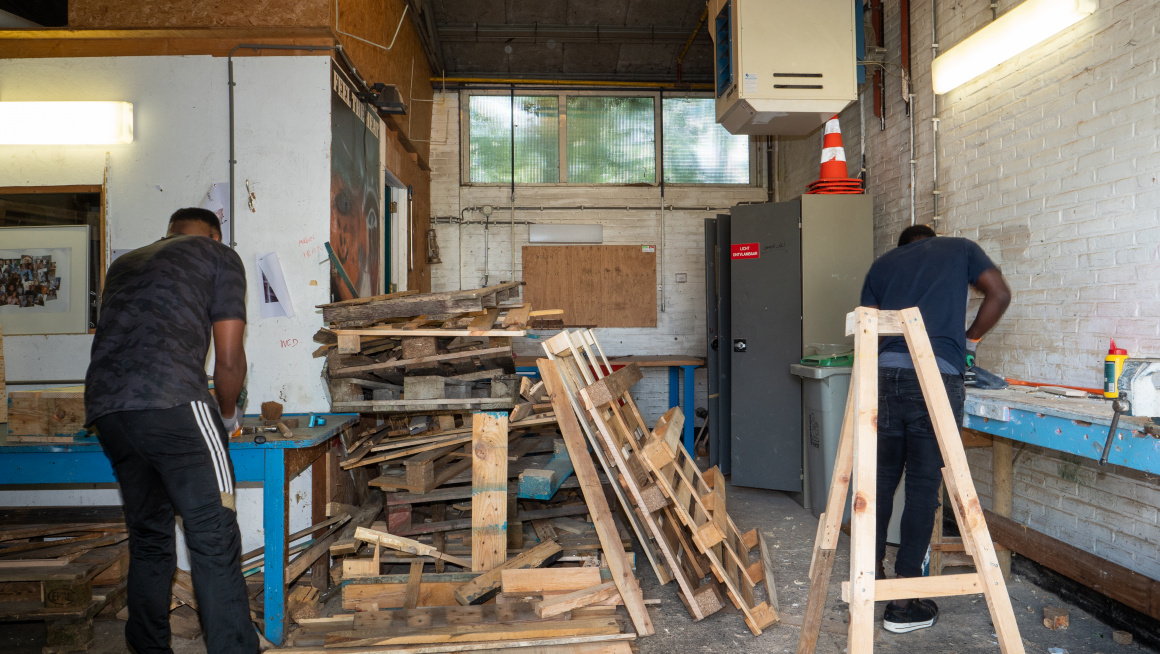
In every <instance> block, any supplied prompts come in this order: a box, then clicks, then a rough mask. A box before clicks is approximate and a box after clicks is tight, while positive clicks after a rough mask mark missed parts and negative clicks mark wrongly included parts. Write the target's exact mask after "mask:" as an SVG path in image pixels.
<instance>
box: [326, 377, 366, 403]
mask: <svg viewBox="0 0 1160 654" xmlns="http://www.w3.org/2000/svg"><path fill="white" fill-rule="evenodd" d="M328 385H329V386H330V403H331V404H334V403H335V402H361V401H363V400H364V399H365V397H364V396H363V389H362V386H359V385H358V384H357V383H356V382H354V381H353V380H350V379H331V380H330V381H329V382H328Z"/></svg>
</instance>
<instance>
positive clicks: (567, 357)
mask: <svg viewBox="0 0 1160 654" xmlns="http://www.w3.org/2000/svg"><path fill="white" fill-rule="evenodd" d="M543 347H544V351H545V352H547V353H548V356H549V358H550V359H552V360H553V361H554V362H555V363H556V366H557V369H558V370H559V371H560V373H561V377H563V379H564V382H565V385H566V386H567V387H568V390H569V393H568V396H569V398H568V399H569V400H570V401H571V403H572V408H573V410H574V412H575V414H576V415H577V416H578V417H580V418H581V420H580V424H581V426H583V427H584V431H585V434H586V435H587V437H588V440H589V442H590V443H591V445H592V447H593V451H594V452H595V453H596V455H597V459H599V460H600V463H601V466H602V467H603V468H604V472H605V474H606V475H608V477H609V478H610V479H617V480H618V482H619V483H616V484H612V485H611V486H612V488H613V490H614V491H615V492H616V495H617V498H618V499H619V500H620V504H621V507H622V508H623V509H624V513H625V515H626V516H627V517H628V520H629V522H630V524H631V525H632V528H633V531H634V532H635V533H636V536H637V539H638V540H639V541H640V543H641V545H642V548H643V549H644V551H645V554H646V556H647V557H648V559H649V563H650V564H652V567H653V571H654V572H656V574H657V578H658V579H659V581H660V582H661V584H666V583H668V582H669V581H672V580H674V579H675V580H676V581H677V584H678V586H679V587H680V590H681V592H680V595H679V596H680V597H681V600H682V601H683V602H684V603H685V606H686V608H688V610H689V613H690V615H691V616H692V617H693V619H694V620H700V619H702V618H704V617H705V616H707V615H710V614H712V613H714V612H716V611H717V610H719V609H720V608H722V604H721V599H720V594H719V592H718V590H717V588H716V585H715V584H714V583H713V582H712V581H708V582H705V583H702V582H701V579H702V577H704V576H706V575H705V574H704V573H705V570H704V569H703V568H702V567H701V566H699V565H698V564H697V563H698V562H697V561H696V560H695V559H694V557H693V553H692V551H691V549H692V548H691V547H686V546H685V545H687V543H686V544H683V543H682V542H681V538H680V529H679V528H678V522H677V520H676V519H675V517H674V515H673V514H672V512H671V508H670V507H669V500H668V499H667V498H666V497H665V496H664V494H663V491H662V490H661V489H660V488H659V486H658V485H657V484H656V483H655V482H653V481H652V480H650V479H649V477H648V473H647V471H646V470H645V469H644V468H643V467H642V466H641V465H640V463H639V462H638V461H637V460H636V459H635V458H626V457H625V456H624V453H623V452H624V449H623V448H624V447H625V445H626V444H625V443H618V442H616V440H615V439H614V438H610V437H611V436H612V435H611V434H605V433H604V432H602V431H601V430H600V429H599V426H598V425H597V424H596V422H595V421H594V420H593V418H592V416H591V415H590V414H589V413H588V412H586V411H584V409H583V408H582V407H583V404H582V402H583V400H582V398H581V396H580V391H581V390H582V389H583V388H585V387H587V386H588V385H589V384H592V383H594V382H595V381H597V380H596V376H599V377H603V371H604V370H611V366H609V365H608V359H607V357H606V356H604V353H603V350H601V349H600V346H599V343H598V342H596V338H595V336H594V335H593V334H592V332H590V331H577V332H568V331H562V332H560V333H559V334H557V335H556V336H554V337H552V338H551V339H548V340H547V341H545V342H544V344H543ZM593 348H595V350H594V349H593ZM597 351H599V353H600V354H599V356H597V354H596V352H597ZM557 411H558V410H557ZM630 497H631V501H630V499H629V498H630ZM698 573H702V574H698Z"/></svg>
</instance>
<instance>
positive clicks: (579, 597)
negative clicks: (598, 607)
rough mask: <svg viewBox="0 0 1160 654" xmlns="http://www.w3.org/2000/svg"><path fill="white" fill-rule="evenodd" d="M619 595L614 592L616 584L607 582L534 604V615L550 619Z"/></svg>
mask: <svg viewBox="0 0 1160 654" xmlns="http://www.w3.org/2000/svg"><path fill="white" fill-rule="evenodd" d="M619 594H620V593H618V592H617V590H616V584H614V583H612V582H611V581H609V582H607V583H603V584H599V585H597V586H592V587H591V588H584V589H582V590H577V591H573V592H571V593H567V594H564V595H560V596H558V597H553V598H551V599H545V600H541V601H539V602H536V615H538V616H540V617H541V618H551V617H554V616H557V615H561V614H564V613H567V612H568V611H571V610H573V609H578V608H581V607H585V606H588V605H590V604H596V603H597V602H603V601H605V600H607V599H610V598H612V596H613V595H619Z"/></svg>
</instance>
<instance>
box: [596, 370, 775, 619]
mask: <svg viewBox="0 0 1160 654" xmlns="http://www.w3.org/2000/svg"><path fill="white" fill-rule="evenodd" d="M642 377H643V376H642V374H641V372H640V368H639V367H638V366H637V365H636V364H635V363H633V364H629V365H627V366H625V367H623V368H621V369H620V370H617V371H616V372H614V373H612V374H610V375H608V376H606V377H605V378H604V379H602V380H599V381H597V382H595V383H593V384H592V385H590V386H588V387H587V388H585V389H583V390H582V391H581V392H580V395H581V397H582V398H583V399H584V405H585V408H586V409H587V410H588V412H589V414H590V415H591V416H592V419H593V422H595V423H596V426H597V428H598V429H599V430H600V433H601V434H602V435H603V436H604V437H605V439H606V440H607V441H609V442H610V443H615V444H616V445H617V447H618V448H620V449H621V451H622V452H623V456H624V457H625V459H627V460H629V461H635V462H636V464H637V465H640V466H641V467H643V468H645V469H646V470H648V473H649V475H650V478H651V479H654V480H656V482H657V485H658V486H659V487H660V489H661V491H662V492H663V493H664V494H665V497H667V498H668V500H669V501H670V502H671V506H672V512H673V514H675V515H676V517H677V519H678V520H679V521H680V523H681V526H682V527H683V528H684V529H686V530H688V535H689V539H690V540H691V541H692V543H693V545H694V547H695V548H696V549H697V551H698V552H700V554H701V555H702V556H704V557H705V559H707V560H708V562H709V567H710V569H711V570H712V571H713V575H714V576H715V577H716V578H717V580H718V581H719V582H721V583H722V584H723V585H724V586H725V588H726V590H727V593H728V595H729V598H730V599H731V600H732V601H733V604H734V606H736V607H737V608H738V609H739V610H740V611H741V612H742V614H743V615H744V616H745V624H746V625H747V626H748V627H749V630H750V631H752V632H753V634H754V635H755V636H756V635H760V634H761V631H762V629H765V628H766V627H768V626H769V625H771V624H773V623H775V622H777V620H778V616H777V613H776V612H774V611H773V608H772V607H771V606H770V604H769V603H768V602H760V603H758V602H756V600H755V597H754V592H753V591H754V587H755V586H756V585H757V583H758V582H760V581H761V579H762V577H763V569H762V566H761V562H760V560H758V561H756V562H751V561H750V560H749V559H750V556H749V549H750V548H752V547H756V546H757V532H756V531H752V532H750V533H749V534H747V535H743V534H741V533H740V532H739V531H738V530H737V527H736V525H734V524H733V521H732V520H731V519H730V518H729V515H728V513H726V512H725V507H724V502H725V499H724V498H725V494H724V488H723V482H724V480H723V478H718V479H716V480H715V483H714V484H713V485H710V484H708V483H707V482H706V481H705V478H704V477H703V476H702V474H701V471H700V470H698V469H697V466H696V464H694V463H693V460H692V457H690V456H689V453H688V452H687V451H686V450H685V449H684V447H682V446H681V444H680V429H679V428H678V429H673V428H670V427H672V426H676V425H673V424H672V423H674V422H677V421H676V417H677V416H679V411H680V409H679V408H677V409H674V410H673V411H670V412H669V413H668V414H666V416H667V417H666V418H665V419H662V421H661V425H660V427H661V430H660V431H661V433H659V434H658V433H656V432H652V431H650V430H649V429H648V428H647V427H644V426H643V425H644V420H643V418H642V417H641V415H640V412H639V410H638V409H637V407H636V403H635V402H634V401H633V400H632V396H631V394H630V393H629V390H628V389H629V388H631V387H632V385H633V384H635V383H636V382H638V381H640V379H641V378H642ZM622 403H623V405H622ZM679 422H680V424H683V423H684V420H683V419H681V420H680V421H679ZM710 506H712V507H713V508H712V509H710Z"/></svg>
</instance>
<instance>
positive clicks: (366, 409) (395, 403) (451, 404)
mask: <svg viewBox="0 0 1160 654" xmlns="http://www.w3.org/2000/svg"><path fill="white" fill-rule="evenodd" d="M513 406H515V400H513V399H512V398H502V397H501V398H494V397H493V398H489V397H473V398H467V399H456V400H364V401H361V402H333V403H332V404H331V407H332V408H333V409H334V410H335V411H352V412H359V413H390V412H393V411H410V412H415V411H454V410H457V409H458V410H460V411H489V410H490V411H495V410H499V409H505V410H506V409H510V408H512V407H513Z"/></svg>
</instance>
